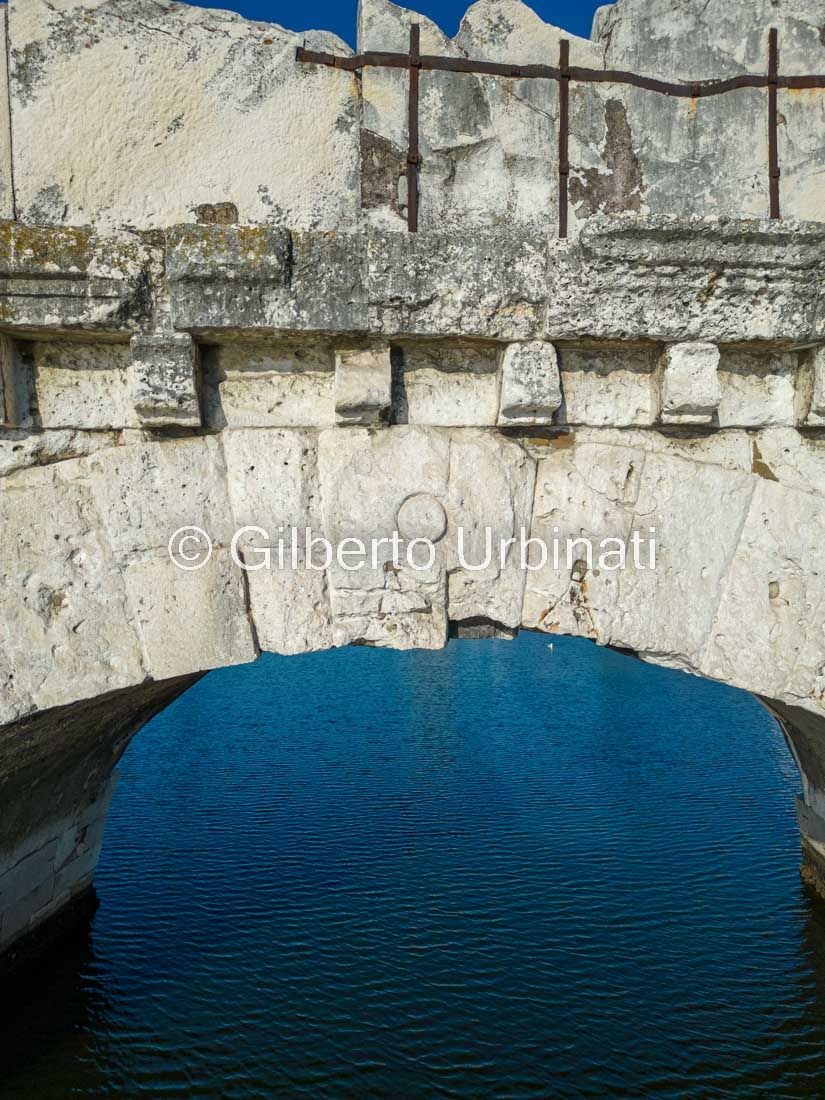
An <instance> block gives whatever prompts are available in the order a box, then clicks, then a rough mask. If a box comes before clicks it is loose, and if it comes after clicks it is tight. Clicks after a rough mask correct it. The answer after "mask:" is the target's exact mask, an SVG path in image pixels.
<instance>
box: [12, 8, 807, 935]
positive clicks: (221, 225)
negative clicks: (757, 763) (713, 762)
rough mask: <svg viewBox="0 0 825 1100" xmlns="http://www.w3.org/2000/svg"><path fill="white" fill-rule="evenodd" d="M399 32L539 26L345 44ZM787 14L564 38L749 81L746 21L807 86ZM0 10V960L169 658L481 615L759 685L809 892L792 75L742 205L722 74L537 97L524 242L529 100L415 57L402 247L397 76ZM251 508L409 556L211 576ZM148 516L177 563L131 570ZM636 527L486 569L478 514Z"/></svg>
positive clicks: (391, 632)
mask: <svg viewBox="0 0 825 1100" xmlns="http://www.w3.org/2000/svg"><path fill="white" fill-rule="evenodd" d="M817 19H818V20H819V23H817ZM413 21H415V22H419V23H420V24H421V27H422V32H421V33H422V49H424V50H425V51H426V52H430V53H450V54H452V55H461V54H463V55H464V56H470V57H474V58H483V59H488V60H512V61H513V63H520V64H524V63H529V62H532V61H537V60H541V61H546V60H547V58H548V57H550V58H551V59H552V58H554V56H555V55H556V54H557V52H558V45H559V40H560V39H561V38H562V37H564V35H563V32H561V31H559V30H558V29H556V28H553V27H548V26H546V25H545V24H543V23H542V22H541V21H540V20H538V17H537V16H535V14H534V13H532V12H531V11H530V10H529V9H528V8H526V7H524V6H523V5H522V4H520V3H518V2H516V0H480V2H479V3H477V4H475V5H473V7H472V8H471V9H470V10H469V11H468V12H467V14H466V16H465V18H464V20H463V22H462V25H461V29H460V30H459V33H458V35H457V36H456V38H455V39H453V40H449V39H447V38H446V37H445V36H444V35H443V34H442V33H441V31H440V30H439V29H438V28H437V27H435V26H434V25H433V24H431V23H429V22H428V21H427V20H425V19H424V18H423V17H420V16H417V15H415V14H414V13H411V12H409V11H407V10H405V9H401V8H396V7H394V6H393V5H392V4H389V3H386V2H385V0H363V3H362V4H361V10H360V13H359V23H358V34H359V46H360V47H363V48H368V49H381V50H393V49H406V43H407V41H408V28H409V25H410V23H411V22H413ZM820 24H825V17H823V16H822V12H821V10H820V5H819V0H816V2H814V0H793V2H791V0H781V2H780V0H776V2H773V3H768V2H767V0H765V2H764V3H763V0H728V2H727V3H726V4H725V5H722V4H721V3H718V4H717V3H716V0H710V3H709V4H708V3H707V2H706V0H701V2H700V0H685V2H684V3H682V4H680V5H679V7H678V11H677V10H676V9H674V8H673V6H672V5H670V4H667V3H664V2H662V3H661V4H660V3H653V4H651V3H649V2H648V0H644V2H642V0H619V2H618V3H617V4H615V5H612V6H610V7H608V8H606V9H602V11H601V12H600V13H599V15H598V17H597V20H596V25H595V28H594V37H593V40H592V41H589V42H588V41H583V40H578V39H574V40H573V41H572V46H571V56H572V59H573V62H574V64H586V65H589V66H593V67H598V66H608V67H611V68H617V67H618V68H621V67H625V68H632V69H635V70H636V71H645V72H649V73H651V74H653V75H661V76H666V77H669V78H671V79H677V78H682V79H702V78H708V77H714V76H723V75H729V74H730V73H731V72H739V71H764V58H765V49H764V47H765V43H766V35H767V30H768V28H769V27H770V26H776V27H778V28H779V30H780V36H781V41H782V43H783V44H784V45H783V52H782V60H781V67H782V70H783V71H787V72H824V71H825V46H823V41H825V31H823V32H822V34H821V35H820ZM743 26H747V27H748V28H749V29H748V30H747V33H745V34H744V35H743V31H742V28H743ZM2 29H3V33H4V34H6V36H7V46H8V50H7V51H0V57H2V58H3V59H4V61H5V57H6V52H7V53H8V59H9V66H10V67H9V86H10V89H11V93H10V98H9V100H8V101H7V102H5V103H3V102H0V110H2V111H4V112H5V115H6V120H7V122H8V123H9V125H8V126H0V213H2V214H4V215H5V220H2V221H0V289H2V293H0V551H1V552H0V951H5V952H7V953H8V954H10V955H13V954H15V953H16V952H17V951H18V950H20V949H22V946H23V945H25V944H26V943H27V942H29V941H30V940H31V937H32V936H33V935H35V934H36V933H37V932H38V930H42V929H44V928H46V927H47V926H48V924H49V922H50V919H51V918H53V917H55V916H56V915H59V914H61V913H65V912H66V911H67V909H69V908H70V907H71V906H72V905H74V904H76V902H77V899H79V898H82V897H83V896H84V895H85V894H87V892H88V890H89V888H90V884H91V882H92V877H93V873H94V866H95V863H96V860H97V854H98V852H99V849H100V844H101V842H102V838H103V829H104V825H105V815H106V809H107V806H108V801H109V799H110V797H111V794H112V791H113V789H114V775H115V769H116V765H117V761H118V760H119V758H120V755H121V754H122V752H123V751H124V749H125V748H126V746H127V745H128V743H129V740H130V738H131V737H132V736H133V735H134V734H135V733H136V732H137V730H139V729H140V727H141V726H142V725H143V724H144V723H145V722H146V721H148V720H149V719H150V718H151V717H152V716H153V715H154V714H155V713H157V712H158V711H159V710H160V709H162V708H163V707H164V706H166V705H167V704H168V703H169V702H171V701H172V700H173V699H174V698H176V697H177V695H179V694H180V692H181V691H183V690H185V689H186V688H187V687H188V686H190V685H191V684H192V683H194V682H195V680H196V679H197V678H198V677H199V676H200V675H202V674H203V673H204V672H206V671H208V670H210V669H214V668H219V667H224V666H228V665H238V664H243V663H246V662H250V661H253V660H255V659H256V657H257V656H258V654H259V653H260V652H261V651H267V652H275V653H281V654H297V653H303V652H308V651H310V650H318V649H327V648H331V647H334V646H342V645H349V644H359V645H373V646H387V647H393V648H400V649H410V648H426V649H439V648H441V647H443V646H445V645H446V644H447V642H448V639H449V638H451V637H501V638H507V637H512V636H513V635H514V634H515V633H517V631H518V630H520V629H529V630H538V631H543V632H546V633H548V634H572V635H577V636H581V637H586V638H589V639H591V640H592V641H594V642H595V643H597V644H599V645H608V646H613V647H615V648H618V649H621V650H623V651H626V652H629V653H632V654H635V655H636V656H637V657H638V658H640V659H642V660H645V661H649V662H652V663H656V664H661V665H667V666H669V667H673V668H677V669H681V670H684V671H685V672H688V673H691V674H695V675H700V676H705V677H709V678H711V679H715V680H718V681H721V682H724V683H727V684H730V685H733V686H735V687H738V688H741V689H743V690H746V691H749V692H752V693H754V694H755V695H757V696H758V697H759V698H761V699H762V700H763V701H764V702H765V704H766V705H767V706H768V707H769V708H770V709H771V710H772V711H773V713H774V714H775V715H776V716H777V718H778V720H779V721H780V723H781V725H782V728H783V729H784V731H785V733H786V736H787V739H788V741H789V744H790V746H791V750H792V752H793V754H794V756H795V759H796V760H797V763H798V764H799V768H800V772H801V776H802V796H801V799H800V802H799V807H798V817H799V822H800V828H801V830H802V833H803V841H804V843H803V850H804V853H805V866H806V872H805V873H806V875H807V878H808V880H809V881H810V882H811V883H812V884H813V885H815V886H817V888H819V889H820V890H821V891H822V892H823V893H824V894H825V578H823V571H822V565H821V563H822V546H823V544H825V297H824V296H823V294H824V293H825V292H823V287H825V224H823V223H825V218H823V216H822V211H823V210H825V195H823V193H822V190H821V189H822V187H823V182H822V181H823V180H825V172H823V170H822V156H823V152H822V150H823V141H822V138H823V136H825V120H824V119H823V115H822V104H823V102H824V101H825V92H822V91H817V90H814V91H811V92H810V93H808V92H805V93H801V94H800V95H799V96H797V97H793V96H791V94H790V93H783V96H782V103H781V104H780V108H781V112H782V115H783V119H784V121H783V122H782V127H783V129H782V155H783V158H784V161H783V173H784V174H783V177H782V179H783V213H784V214H785V217H784V218H783V219H782V220H773V221H771V220H768V219H766V218H765V217H764V214H765V212H766V209H767V201H766V192H765V185H766V172H765V165H766V156H767V152H766V148H764V146H765V143H766V140H767V139H766V129H765V112H764V101H765V95H764V92H763V91H762V90H754V89H750V90H746V93H747V94H744V93H743V94H741V95H740V93H736V94H735V95H734V96H733V97H732V98H731V99H730V101H729V102H726V100H725V97H722V98H720V99H719V100H716V101H713V102H714V105H713V106H712V107H710V106H708V103H707V102H705V101H700V102H699V104H698V106H697V105H696V104H693V105H691V104H690V103H689V102H688V101H675V100H674V101H672V102H671V101H668V100H664V101H661V100H660V99H657V98H655V97H654V100H653V101H650V93H647V92H644V93H643V92H641V91H639V90H638V89H635V90H633V89H624V90H622V88H621V87H613V86H611V85H600V86H589V87H587V88H579V89H574V90H573V92H572V94H571V142H572V145H571V215H572V217H571V229H572V233H571V236H570V238H569V239H564V240H560V239H558V238H557V236H556V205H555V204H556V199H557V194H556V191H555V188H556V186H557V178H558V165H557V163H555V162H554V158H555V156H556V153H555V148H556V146H555V145H554V140H555V139H554V134H555V126H556V124H557V108H558V104H557V98H556V97H557V89H556V86H555V84H551V83H550V82H545V81H533V82H528V81H520V80H518V79H516V78H513V79H509V78H494V77H486V76H485V77H479V76H471V75H467V74H444V73H425V74H423V76H422V115H421V129H422V156H423V159H422V166H421V200H422V207H421V213H422V222H421V231H420V232H419V233H417V234H409V233H408V232H407V231H406V223H405V217H404V215H405V204H406V201H407V198H408V196H407V195H406V194H405V191H404V186H403V182H404V179H405V174H406V164H405V161H404V158H405V148H406V134H405V130H404V126H405V118H406V115H405V102H406V100H405V87H406V85H405V80H406V75H405V74H404V73H402V72H399V71H387V70H369V71H365V72H364V73H363V74H362V75H361V77H356V76H354V75H353V74H351V73H346V72H343V71H341V70H336V69H334V68H328V67H323V66H317V65H316V66H313V65H303V64H299V63H298V62H297V61H296V57H295V50H296V47H297V46H298V45H300V44H301V43H302V42H303V38H304V36H302V35H296V34H292V33H290V32H287V31H284V30H283V29H282V28H279V27H275V26H272V25H268V24H263V23H249V22H247V21H245V20H243V19H241V18H240V17H239V16H234V15H231V14H229V13H225V12H214V11H207V10H204V9H200V8H189V7H187V6H186V5H184V4H171V3H167V2H166V0H151V2H150V0H129V3H128V4H127V3H126V2H125V0H84V2H83V3H82V4H81V3H80V2H79V0H50V2H49V3H46V2H45V0H11V3H10V4H9V7H8V14H7V17H6V18H4V21H3V22H2ZM306 39H307V44H308V46H309V47H311V48H313V49H318V50H327V51H329V52H330V53H337V54H341V55H346V54H348V53H349V51H348V49H347V47H346V46H345V45H344V43H342V42H340V41H339V40H338V39H335V38H334V37H333V36H331V35H326V34H321V33H316V34H311V35H307V36H306ZM688 44H689V47H688ZM577 59H578V60H577ZM760 66H761V68H760ZM104 84H105V95H104V94H103V91H102V88H103V86H104ZM5 87H6V81H5V80H2V81H0V88H5ZM651 102H655V104H656V106H655V108H654V106H651V105H650V103H651ZM98 103H99V104H101V105H102V104H104V103H105V110H103V109H102V108H101V109H100V110H99V111H98V110H95V109H89V107H88V105H89V104H93V105H94V104H98ZM662 103H664V106H662ZM8 134H11V137H12V140H11V142H9V141H8ZM4 135H5V136H4ZM259 139H260V140H259ZM264 139H265V140H264ZM92 148H93V149H94V153H95V155H94V157H90V155H89V150H90V149H92ZM733 166H735V169H734V167H733ZM805 218H808V219H811V218H813V219H814V220H803V219H805ZM817 218H819V219H821V220H819V221H818V220H816V219H817ZM256 526H257V527H261V528H266V529H268V530H270V531H274V532H277V531H279V530H280V531H282V532H283V533H284V534H285V536H286V537H287V538H289V536H290V534H291V532H293V531H296V532H299V531H300V532H303V530H304V529H305V528H307V527H310V528H312V530H313V531H315V532H317V533H318V534H323V535H324V536H326V538H328V539H329V540H330V541H331V542H333V543H339V542H341V540H343V539H346V538H354V537H358V538H362V539H367V540H369V539H373V538H383V539H387V538H388V537H390V536H391V535H392V533H393V532H394V531H398V532H399V533H400V536H401V537H402V539H403V540H404V541H405V543H409V542H411V541H412V540H415V539H418V538H420V539H428V540H430V541H431V542H432V543H433V544H434V546H435V554H434V558H433V560H432V562H431V563H430V564H429V565H428V567H427V568H426V569H424V570H414V569H412V568H407V567H404V566H402V567H401V568H395V567H392V564H391V562H390V560H389V558H388V557H382V558H381V559H380V560H377V561H376V562H375V563H374V565H371V567H370V568H369V569H367V570H365V571H362V572H360V573H349V572H347V571H346V570H343V569H341V568H340V566H339V564H338V563H335V562H333V563H330V564H329V565H328V566H327V567H326V568H320V569H313V568H309V566H310V565H312V564H314V562H312V561H308V560H307V559H306V558H305V557H304V558H303V559H302V560H301V561H300V562H299V563H298V566H297V567H295V568H292V567H288V568H283V569H270V570H266V569H261V570H257V571H254V572H246V571H244V570H242V569H241V568H240V567H239V566H238V564H237V563H236V562H235V561H234V560H233V556H232V545H233V538H234V537H235V534H236V532H237V531H238V530H239V529H241V528H248V529H249V530H247V531H245V533H244V535H243V536H242V537H241V538H240V541H239V542H238V543H237V544H236V549H237V550H238V551H239V552H240V554H241V555H242V557H243V560H244V561H247V562H252V561H257V560H259V559H260V555H261V551H262V549H263V547H262V540H261V538H260V537H259V535H258V534H256V532H255V531H254V530H251V528H254V527H256ZM182 527H198V528H202V529H203V531H205V532H207V533H208V534H209V537H210V539H211V541H212V544H213V552H212V555H211V558H210V560H209V561H208V563H207V564H206V565H204V567H203V568H200V569H197V570H192V571H185V570H181V569H179V568H178V567H177V566H176V565H175V564H174V563H173V562H172V560H171V559H170V556H169V549H168V548H169V541H170V537H171V536H172V534H173V533H174V532H175V531H176V530H178V529H179V528H182ZM650 528H655V530H656V533H657V545H658V555H657V565H656V568H655V569H650V568H644V567H642V566H638V565H635V566H634V565H631V566H630V567H629V568H628V569H627V570H626V571H624V572H621V573H610V572H607V571H602V570H600V569H598V568H597V567H595V566H594V565H593V563H592V562H588V561H587V560H585V559H578V558H577V560H576V561H575V562H574V563H572V564H568V563H566V562H565V563H562V565H561V566H557V565H556V564H555V563H552V562H548V563H545V564H544V565H541V564H540V563H537V562H535V560H534V561H533V562H532V564H533V565H536V566H537V568H535V569H534V570H533V571H525V570H524V569H522V568H521V565H520V562H519V561H518V554H517V550H516V548H515V544H514V542H512V541H511V542H510V543H509V544H508V545H509V546H510V547H511V548H512V549H511V550H510V551H508V552H507V553H505V554H504V555H503V556H502V557H500V558H498V557H493V558H492V559H491V560H490V561H489V562H486V563H485V562H484V539H485V535H484V532H485V529H490V530H491V531H492V532H493V535H494V537H495V539H496V540H497V541H498V540H502V539H503V540H515V541H516V543H517V541H518V538H519V536H520V534H521V532H525V533H526V535H528V536H529V535H532V536H535V537H536V538H539V537H541V538H544V539H545V540H552V539H553V538H554V537H557V538H559V539H561V540H565V539H567V538H568V537H570V538H582V537H588V538H591V539H593V540H595V541H596V542H598V541H599V540H600V539H602V538H611V537H613V538H625V539H630V538H631V537H632V536H633V535H634V533H636V534H640V535H641V534H644V533H646V532H648V531H649V530H650ZM459 529H461V530H463V531H464V532H465V544H464V548H463V549H464V555H465V557H462V555H461V553H460V549H459V544H458V531H459ZM467 557H469V558H470V559H474V560H477V561H478V562H482V563H483V566H482V567H480V568H469V567H468V564H467V560H466V558H467ZM539 566H540V567H539Z"/></svg>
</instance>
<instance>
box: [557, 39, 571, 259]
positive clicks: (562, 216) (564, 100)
mask: <svg viewBox="0 0 825 1100" xmlns="http://www.w3.org/2000/svg"><path fill="white" fill-rule="evenodd" d="M559 70H560V72H561V79H560V80H559V237H566V236H567V201H568V200H567V190H568V187H567V184H568V179H569V176H570V162H569V159H568V156H569V131H570V42H569V41H568V40H567V39H566V38H563V39H562V40H561V42H560V43H559Z"/></svg>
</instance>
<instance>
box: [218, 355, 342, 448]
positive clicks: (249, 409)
mask: <svg viewBox="0 0 825 1100" xmlns="http://www.w3.org/2000/svg"><path fill="white" fill-rule="evenodd" d="M203 367H204V385H205V401H204V403H205V415H206V418H207V422H208V423H209V426H210V427H212V428H219V429H220V428H227V427H228V428H291V427H294V428H303V427H307V428H310V427H312V428H327V427H331V426H332V425H333V424H334V423H335V404H334V400H333V384H334V379H335V371H334V363H333V355H332V349H331V348H330V347H327V346H324V345H321V344H314V343H313V344H309V345H306V344H290V343H281V342H273V343H267V344H258V345H256V344H246V343H240V342H238V343H230V344H222V345H221V346H219V347H215V348H211V349H209V350H208V351H207V352H206V353H205V355H204V356H203Z"/></svg>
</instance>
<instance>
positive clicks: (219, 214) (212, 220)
mask: <svg viewBox="0 0 825 1100" xmlns="http://www.w3.org/2000/svg"><path fill="white" fill-rule="evenodd" d="M194 214H195V217H196V218H197V219H198V222H199V224H200V225H237V224H238V220H239V219H238V208H237V206H236V205H235V204H234V202H215V203H212V202H205V203H203V204H202V205H201V206H196V207H195V209H194Z"/></svg>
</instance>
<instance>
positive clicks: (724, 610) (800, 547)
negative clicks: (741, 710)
mask: <svg viewBox="0 0 825 1100" xmlns="http://www.w3.org/2000/svg"><path fill="white" fill-rule="evenodd" d="M755 481H756V484H755V486H754V492H753V495H752V499H751V501H750V507H749V509H748V512H747V517H746V520H745V522H744V524H743V526H742V530H741V536H740V538H739V540H738V545H737V547H736V551H735V554H734V555H733V557H732V558H731V563H730V566H729V568H728V570H727V573H726V576H725V581H724V585H723V587H722V592H721V599H720V601H719V605H718V610H717V612H716V616H715V619H714V622H713V629H712V633H711V636H710V639H709V641H708V644H707V648H706V651H705V653H704V655H703V660H702V663H701V671H702V672H703V673H704V674H705V675H708V676H712V677H714V678H718V679H723V680H725V681H726V682H727V683H732V684H736V685H737V686H740V687H744V688H748V689H749V690H757V691H759V692H760V694H764V695H766V696H769V697H771V696H772V697H776V698H780V699H784V700H785V701H786V702H789V703H793V704H796V705H799V704H801V705H804V706H808V707H810V708H811V709H815V708H819V709H821V708H822V697H823V692H825V671H823V648H824V647H825V607H824V606H823V600H822V584H821V561H822V545H823V539H825V500H823V498H822V497H821V496H814V495H812V494H809V493H803V492H799V491H798V490H795V489H789V488H787V487H785V486H783V485H779V484H777V483H775V482H771V481H768V480H765V479H758V480H757V479H755Z"/></svg>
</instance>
